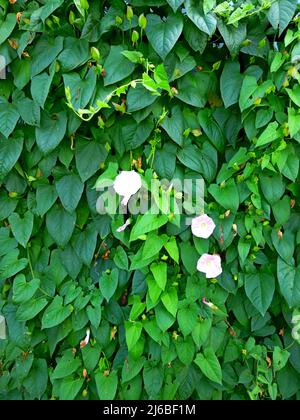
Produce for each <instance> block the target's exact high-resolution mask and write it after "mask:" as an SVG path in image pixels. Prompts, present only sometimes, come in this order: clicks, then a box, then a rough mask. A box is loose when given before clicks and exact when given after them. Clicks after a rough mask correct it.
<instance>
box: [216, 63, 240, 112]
mask: <svg viewBox="0 0 300 420" xmlns="http://www.w3.org/2000/svg"><path fill="white" fill-rule="evenodd" d="M242 81H243V77H242V75H241V74H240V64H239V63H238V62H237V61H232V62H230V61H229V62H227V63H225V66H224V69H223V72H222V75H221V79H220V87H221V95H222V99H223V102H224V105H225V108H228V107H229V106H231V105H234V104H236V103H237V102H238V100H239V96H240V90H241V87H242Z"/></svg>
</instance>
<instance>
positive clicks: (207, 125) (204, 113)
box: [198, 108, 225, 152]
mask: <svg viewBox="0 0 300 420" xmlns="http://www.w3.org/2000/svg"><path fill="white" fill-rule="evenodd" d="M198 121H199V123H200V125H201V127H202V129H203V131H204V132H205V134H206V135H207V137H208V138H209V140H210V141H211V143H212V144H213V145H214V147H215V148H216V149H217V150H218V151H219V152H222V151H223V149H224V145H225V137H224V135H223V132H222V130H221V128H220V127H219V125H218V123H217V122H216V121H215V120H214V118H213V116H212V115H211V113H210V111H209V110H208V109H206V108H205V109H203V110H201V111H199V113H198Z"/></svg>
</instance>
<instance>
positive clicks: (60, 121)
mask: <svg viewBox="0 0 300 420" xmlns="http://www.w3.org/2000/svg"><path fill="white" fill-rule="evenodd" d="M66 129H67V116H66V113H65V112H60V113H58V114H54V115H52V117H50V116H49V115H48V114H46V113H45V112H44V113H42V117H41V126H40V127H37V128H36V132H35V133H36V142H37V145H38V147H39V149H40V150H41V152H43V153H44V154H47V153H50V152H52V150H54V149H55V148H56V147H57V146H58V145H59V143H60V142H61V141H62V139H63V138H64V135H65V134H66Z"/></svg>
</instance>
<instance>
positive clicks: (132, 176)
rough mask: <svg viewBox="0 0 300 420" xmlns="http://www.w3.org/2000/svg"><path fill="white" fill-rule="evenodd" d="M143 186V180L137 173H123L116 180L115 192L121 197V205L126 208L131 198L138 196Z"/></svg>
mask: <svg viewBox="0 0 300 420" xmlns="http://www.w3.org/2000/svg"><path fill="white" fill-rule="evenodd" d="M141 186H142V179H141V177H140V175H139V174H138V173H137V172H135V171H122V172H121V173H120V174H119V175H118V176H117V177H116V179H115V182H114V190H115V191H116V193H117V194H119V195H121V196H122V197H124V198H123V200H122V201H121V204H122V205H123V206H126V205H127V204H128V201H129V200H130V197H131V196H133V195H134V194H136V193H137V192H138V191H139V189H140V188H141Z"/></svg>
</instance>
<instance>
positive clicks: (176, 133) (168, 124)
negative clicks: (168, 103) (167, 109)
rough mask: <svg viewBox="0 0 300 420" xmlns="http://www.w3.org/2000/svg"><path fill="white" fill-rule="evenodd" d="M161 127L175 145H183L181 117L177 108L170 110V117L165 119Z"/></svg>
mask: <svg viewBox="0 0 300 420" xmlns="http://www.w3.org/2000/svg"><path fill="white" fill-rule="evenodd" d="M161 126H162V127H163V129H164V130H166V132H167V133H168V135H169V137H171V139H172V140H174V141H175V143H177V144H178V145H179V146H182V145H183V131H184V128H183V116H182V112H181V110H180V107H179V106H175V107H174V108H172V110H171V117H165V118H164V120H163V122H162V125H161Z"/></svg>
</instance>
